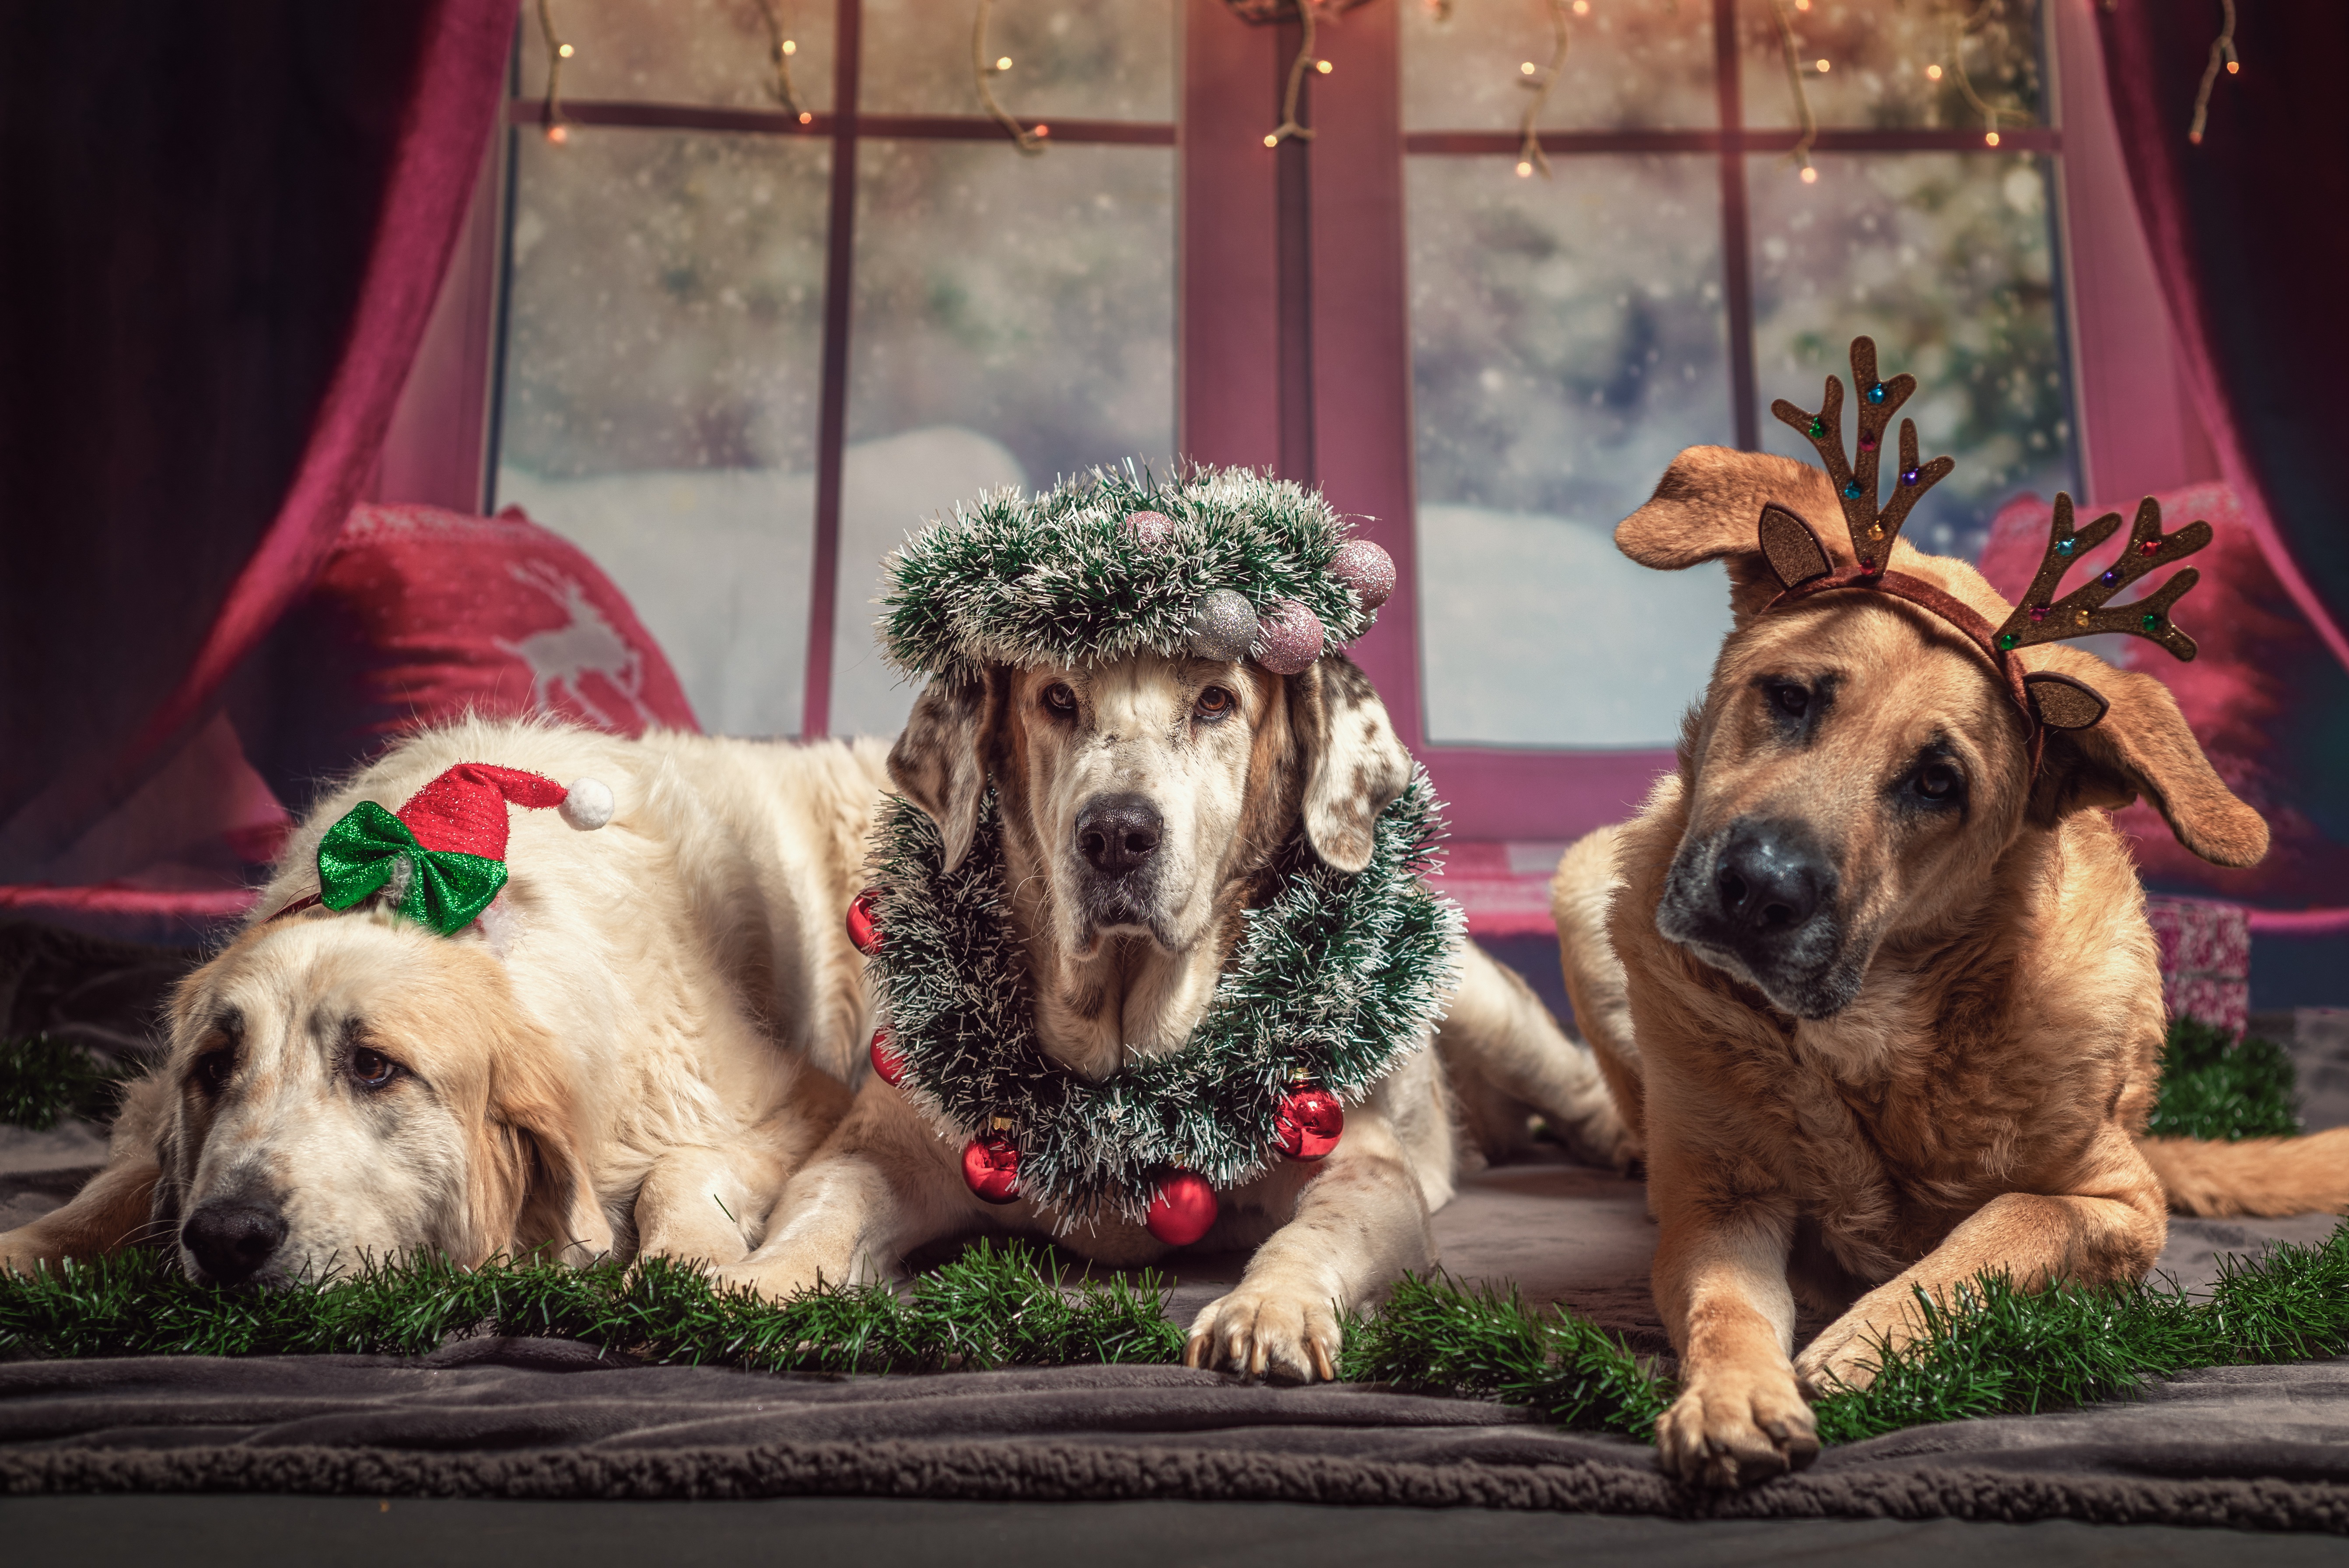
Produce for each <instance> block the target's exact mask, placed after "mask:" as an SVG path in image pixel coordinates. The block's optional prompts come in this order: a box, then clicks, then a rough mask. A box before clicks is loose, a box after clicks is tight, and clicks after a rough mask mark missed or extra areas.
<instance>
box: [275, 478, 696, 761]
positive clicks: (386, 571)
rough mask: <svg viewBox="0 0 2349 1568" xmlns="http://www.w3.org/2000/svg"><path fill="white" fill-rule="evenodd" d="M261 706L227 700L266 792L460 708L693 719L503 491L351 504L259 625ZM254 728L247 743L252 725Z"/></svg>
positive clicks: (629, 729)
mask: <svg viewBox="0 0 2349 1568" xmlns="http://www.w3.org/2000/svg"><path fill="white" fill-rule="evenodd" d="M268 662H269V664H270V665H272V674H271V678H270V679H269V681H268V685H269V686H270V687H271V688H272V689H271V690H270V692H269V694H268V696H269V700H268V701H267V703H266V707H267V709H268V712H267V713H266V714H265V716H256V717H248V716H247V715H245V714H240V715H239V716H238V728H239V730H240V731H241V732H243V734H245V736H246V738H247V745H248V749H249V750H251V751H254V752H257V753H260V754H261V755H258V756H256V758H255V760H256V762H257V763H258V764H259V765H260V767H261V770H262V772H263V774H264V777H266V778H268V779H269V782H270V784H271V786H272V787H273V788H274V789H276V790H277V792H278V796H279V798H280V799H285V800H288V801H295V800H298V799H301V798H303V796H304V795H305V794H306V793H307V791H308V789H310V788H311V787H313V786H314V785H315V784H316V782H317V781H318V780H319V779H322V778H326V777H330V776H332V775H334V774H336V773H339V772H341V771H343V770H344V769H347V768H348V767H350V766H351V765H353V764H355V763H357V762H358V761H360V760H362V759H363V758H367V757H368V756H370V755H372V754H373V753H375V752H377V751H378V750H380V749H381V748H382V747H383V745H384V743H385V742H386V741H388V739H390V738H394V737H396V736H398V735H401V734H405V733H407V732H408V731H409V730H411V729H415V728H418V727H421V726H424V725H427V724H431V723H434V722H436V721H439V720H441V719H448V718H454V717H459V716H460V715H461V714H463V713H465V712H466V711H467V710H468V709H471V710H472V711H473V712H476V713H481V714H496V715H517V714H527V713H545V714H552V715H554V716H556V717H561V718H564V719H567V720H570V721H572V722H574V723H577V724H584V725H587V726H590V727H594V728H596V729H603V730H608V731H610V732H612V733H613V734H616V735H630V736H633V735H641V734H643V733H644V732H645V731H646V730H647V729H650V728H655V727H659V728H667V729H685V730H698V729H699V728H700V725H699V723H698V721H697V720H696V719H695V717H694V715H693V705H692V704H691V703H690V702H688V700H687V699H686V696H685V691H684V688H683V687H681V686H678V680H677V676H676V674H675V672H674V671H672V670H671V669H670V668H669V664H668V660H667V657H666V656H664V655H662V653H661V650H660V645H658V644H657V643H656V642H654V641H653V638H652V634H650V633H649V632H647V631H646V630H645V628H644V624H643V623H642V622H640V621H638V620H637V619H636V612H635V611H634V610H633V609H631V608H630V607H629V605H628V601H627V599H626V597H625V596H624V595H623V594H622V593H620V591H619V589H617V588H616V587H615V586H613V583H612V580H611V579H610V578H608V577H606V576H605V575H604V573H603V572H602V571H601V570H600V569H599V568H598V567H597V566H596V565H595V562H593V561H591V560H589V559H588V558H587V557H586V555H585V554H584V553H583V552H581V551H580V550H579V548H578V547H577V546H576V545H574V544H572V543H571V542H569V541H567V540H565V539H563V538H562V537H560V536H559V535H557V534H554V533H550V532H549V531H546V530H545V529H543V528H541V527H539V526H538V525H537V524H536V523H534V522H533V521H530V519H529V518H528V517H526V516H524V515H523V511H522V509H521V508H519V507H508V508H507V509H506V510H505V511H502V512H500V513H498V515H497V516H495V517H471V516H467V515H465V514H464V513H461V512H454V511H443V510H442V509H440V508H439V507H432V506H412V505H398V506H390V505H362V506H359V507H357V508H355V509H354V510H353V511H352V512H351V515H350V520H349V521H347V522H346V523H345V524H344V526H343V532H342V537H341V538H340V539H339V540H338V541H336V545H335V551H334V553H333V554H332V555H331V556H329V557H328V558H327V561H326V566H325V567H324V568H323V569H322V570H321V571H320V573H318V577H317V579H316V582H315V583H313V584H312V586H311V589H310V591H309V593H308V595H307V596H306V597H305V600H304V601H303V602H302V603H300V604H298V605H297V606H296V607H295V610H294V611H293V613H292V614H289V615H288V616H287V617H286V620H285V624H283V625H282V626H281V627H280V628H279V629H278V632H277V634H275V636H274V638H273V647H272V651H271V657H270V659H269V661H268ZM256 729H257V730H260V731H263V732H264V733H265V734H266V735H267V737H268V739H267V741H266V742H265V743H264V744H262V745H260V746H254V744H253V738H254V731H255V730H256Z"/></svg>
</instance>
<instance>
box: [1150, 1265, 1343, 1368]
mask: <svg viewBox="0 0 2349 1568" xmlns="http://www.w3.org/2000/svg"><path fill="white" fill-rule="evenodd" d="M1342 1338H1343V1334H1342V1332H1341V1331H1340V1328H1339V1326H1338V1314H1337V1312H1336V1310H1335V1308H1334V1307H1333V1306H1332V1305H1331V1304H1330V1303H1329V1302H1326V1301H1317V1300H1314V1299H1312V1298H1310V1297H1309V1296H1304V1295H1296V1294H1293V1293H1290V1292H1287V1291H1280V1290H1266V1289H1263V1288H1260V1287H1259V1288H1251V1287H1249V1286H1248V1285H1246V1284H1243V1285H1241V1286H1240V1288H1239V1289H1237V1290H1236V1291H1234V1292H1232V1294H1231V1295H1227V1296H1225V1297H1224V1298H1222V1299H1221V1300H1220V1301H1213V1302H1209V1303H1208V1304H1207V1305H1206V1309H1205V1310H1204V1311H1202V1312H1201V1313H1200V1314H1199V1315H1198V1317H1197V1318H1195V1320H1194V1321H1193V1322H1192V1324H1191V1338H1190V1341H1189V1343H1187V1344H1185V1346H1183V1365H1184V1366H1185V1367H1207V1368H1208V1369H1210V1370H1223V1371H1231V1372H1239V1373H1243V1374H1245V1375H1247V1376H1248V1377H1285V1378H1289V1379H1292V1380H1294V1381H1296V1382H1299V1383H1310V1382H1312V1381H1313V1380H1314V1379H1315V1378H1317V1377H1319V1378H1322V1379H1325V1380H1329V1381H1335V1380H1336V1378H1337V1376H1338V1346H1339V1344H1340V1341H1341V1340H1342Z"/></svg>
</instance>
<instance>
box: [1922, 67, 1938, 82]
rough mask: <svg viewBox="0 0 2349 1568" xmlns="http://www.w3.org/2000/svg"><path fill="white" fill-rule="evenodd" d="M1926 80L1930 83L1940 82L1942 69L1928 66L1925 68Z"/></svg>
mask: <svg viewBox="0 0 2349 1568" xmlns="http://www.w3.org/2000/svg"><path fill="white" fill-rule="evenodd" d="M1925 79H1926V80H1927V81H1929V82H1938V81H1940V79H1941V67H1939V66H1927V67H1925Z"/></svg>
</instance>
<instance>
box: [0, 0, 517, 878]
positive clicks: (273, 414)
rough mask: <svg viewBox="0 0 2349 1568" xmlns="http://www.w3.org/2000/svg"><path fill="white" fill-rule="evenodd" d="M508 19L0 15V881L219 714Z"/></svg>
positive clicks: (413, 336) (163, 11)
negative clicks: (0, 531)
mask: <svg viewBox="0 0 2349 1568" xmlns="http://www.w3.org/2000/svg"><path fill="white" fill-rule="evenodd" d="M515 15H516V0H421V3H419V0H370V3H357V4H355V3H353V0H336V4H333V5H319V4H317V3H316V0H274V3H272V0H240V3H238V4H234V5H218V4H213V3H211V0H180V3H177V4H162V5H159V4H152V3H121V4H113V5H109V4H105V3H103V0H76V3H75V4H74V5H38V6H35V5H26V6H12V7H8V8H6V10H5V15H0V210H5V211H7V212H8V213H9V215H10V216H9V220H8V224H9V229H10V235H9V239H8V242H7V243H6V244H5V246H0V299H5V301H6V304H5V309H0V363H5V364H6V365H7V366H9V369H8V374H7V376H6V377H5V386H0V527H5V535H0V561H5V567H6V570H5V572H0V882H10V881H16V880H20V879H23V878H26V877H28V876H32V875H36V874H37V872H38V868H39V867H40V866H41V865H43V864H44V863H45V862H47V861H49V860H51V859H52V858H54V857H55V856H56V855H57V853H59V852H60V851H62V850H63V849H64V848H66V847H67V845H69V844H70V843H71V842H72V841H74V840H75V839H76V838H77V837H78V835H79V834H80V833H81V832H83V831H84V830H87V829H88V826H89V825H90V824H91V823H93V822H95V821H96V820H98V819H99V818H100V817H102V816H103V815H104V814H105V813H106V812H107V811H108V810H110V809H112V808H113V807H114V806H115V805H117V804H118V803H119V802H120V801H121V800H122V799H125V798H126V797H127V796H128V795H129V793H130V792H131V791H132V790H134V789H137V788H138V787H139V785H140V783H141V782H142V781H143V780H144V779H146V778H147V777H148V776H149V775H150V773H151V771H152V770H153V769H155V768H156V767H157V766H158V765H159V764H160V762H162V761H163V760H165V759H166V758H169V757H170V756H171V753H172V751H173V750H174V749H175V748H177V747H178V746H180V745H181V744H182V743H183V742H184V741H185V739H186V738H188V737H189V736H190V735H191V734H192V733H193V732H194V731H195V730H196V729H197V728H198V727H200V726H201V725H202V723H203V722H204V721H205V720H206V719H207V718H208V717H210V716H211V714H212V712H213V711H214V710H215V709H216V707H217V706H218V704H219V702H220V699H221V694H222V686H223V683H224V682H226V681H227V679H228V678H229V676H230V675H231V673H232V671H233V670H234V669H235V668H236V666H237V665H238V664H239V662H240V661H241V660H243V657H244V656H245V655H246V654H247V653H249V652H250V651H251V650H252V649H253V647H254V645H255V644H256V643H257V642H258V641H259V639H260V638H261V637H262V636H263V635H264V634H265V633H266V632H267V631H268V630H269V628H270V626H271V625H272V624H274V622H275V621H276V619H277V618H278V616H279V615H280V614H282V613H283V612H284V611H285V608H286V606H287V605H288V604H289V603H292V602H293V601H294V599H295V597H296V596H297V595H298V594H299V593H301V591H302V590H303V588H304V587H305V584H306V583H307V582H308V580H309V578H310V576H311V575H312V573H314V572H315V571H316V568H317V567H318V566H319V564H320V563H321V562H322V561H323V560H324V558H325V554H326V550H327V548H328V546H329V545H330V544H331V542H332V541H333V539H334V537H335V534H336V530H337V529H338V528H339V527H340V525H341V523H342V521H343V519H344V517H345V515H346V514H347V512H348V511H349V510H350V508H351V505H352V503H353V502H354V501H355V500H357V497H358V494H359V491H360V487H361V486H362V485H363V484H364V483H365V482H366V480H367V475H368V473H369V472H370V471H371V469H373V467H374V465H375V462H376V460H377V458H378V453H379V451H380V449H381V447H382V443H383V437H384V432H385V429H386V428H387V426H388V422H389V420H390V417H391V411H392V407H393V404H394V402H395V401H396V400H397V398H398V395H399V391H400V387H401V385H402V383H403V381H404V380H405V378H406V377H407V373H408V368H409V363H410V361H411V360H412V359H413V358H414V356H415V354H416V349H417V346H418V343H419V339H420V338H421V336H422V334H423V330H424V325H425V321H426V317H427V315H429V312H430V309H431V306H432V303H433V298H434V295H435V294H436V292H437V290H438V288H439V285H440V277H441V274H442V272H443V270H444V269H445V267H446V265H447V263H448V260H449V255H450V250H451V247H452V246H453V244H454V242H455V240H456V236H457V232H458V230H459V226H460V222H461V221H462V219H463V216H464V212H465V209H466V205H467V201H468V200H469V198H470V196H471V191H472V186H473V181H474V179H475V176H476V174H477V172H478V170H479V169H480V166H481V155H482V152H483V150H484V148H485V147H486V145H487V139H488V138H489V136H490V135H491V134H492V130H493V129H494V126H495V124H496V120H497V115H498V107H499V103H500V100H501V98H502V85H503V74H504V70H505V62H506V58H507V54H508V50H509V47H510V46H511V43H512V34H513V27H514V20H515Z"/></svg>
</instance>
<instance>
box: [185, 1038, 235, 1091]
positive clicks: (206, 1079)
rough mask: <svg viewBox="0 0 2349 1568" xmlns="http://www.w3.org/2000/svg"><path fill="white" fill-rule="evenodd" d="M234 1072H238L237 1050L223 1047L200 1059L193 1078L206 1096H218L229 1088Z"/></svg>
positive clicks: (209, 1052)
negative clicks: (229, 1080) (230, 1078)
mask: <svg viewBox="0 0 2349 1568" xmlns="http://www.w3.org/2000/svg"><path fill="white" fill-rule="evenodd" d="M234 1071H236V1051H235V1048H234V1047H230V1046H221V1047H217V1048H215V1049H212V1050H209V1051H206V1052H205V1053H204V1054H203V1055H202V1056H200V1057H197V1058H196V1065H195V1068H194V1070H193V1072H192V1073H191V1077H193V1078H194V1079H195V1083H196V1087H197V1088H200V1089H202V1090H203V1091H204V1092H205V1093H206V1094H218V1093H220V1091H221V1090H222V1089H224V1088H227V1087H228V1079H229V1075H230V1074H231V1073H233V1072H234Z"/></svg>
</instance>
